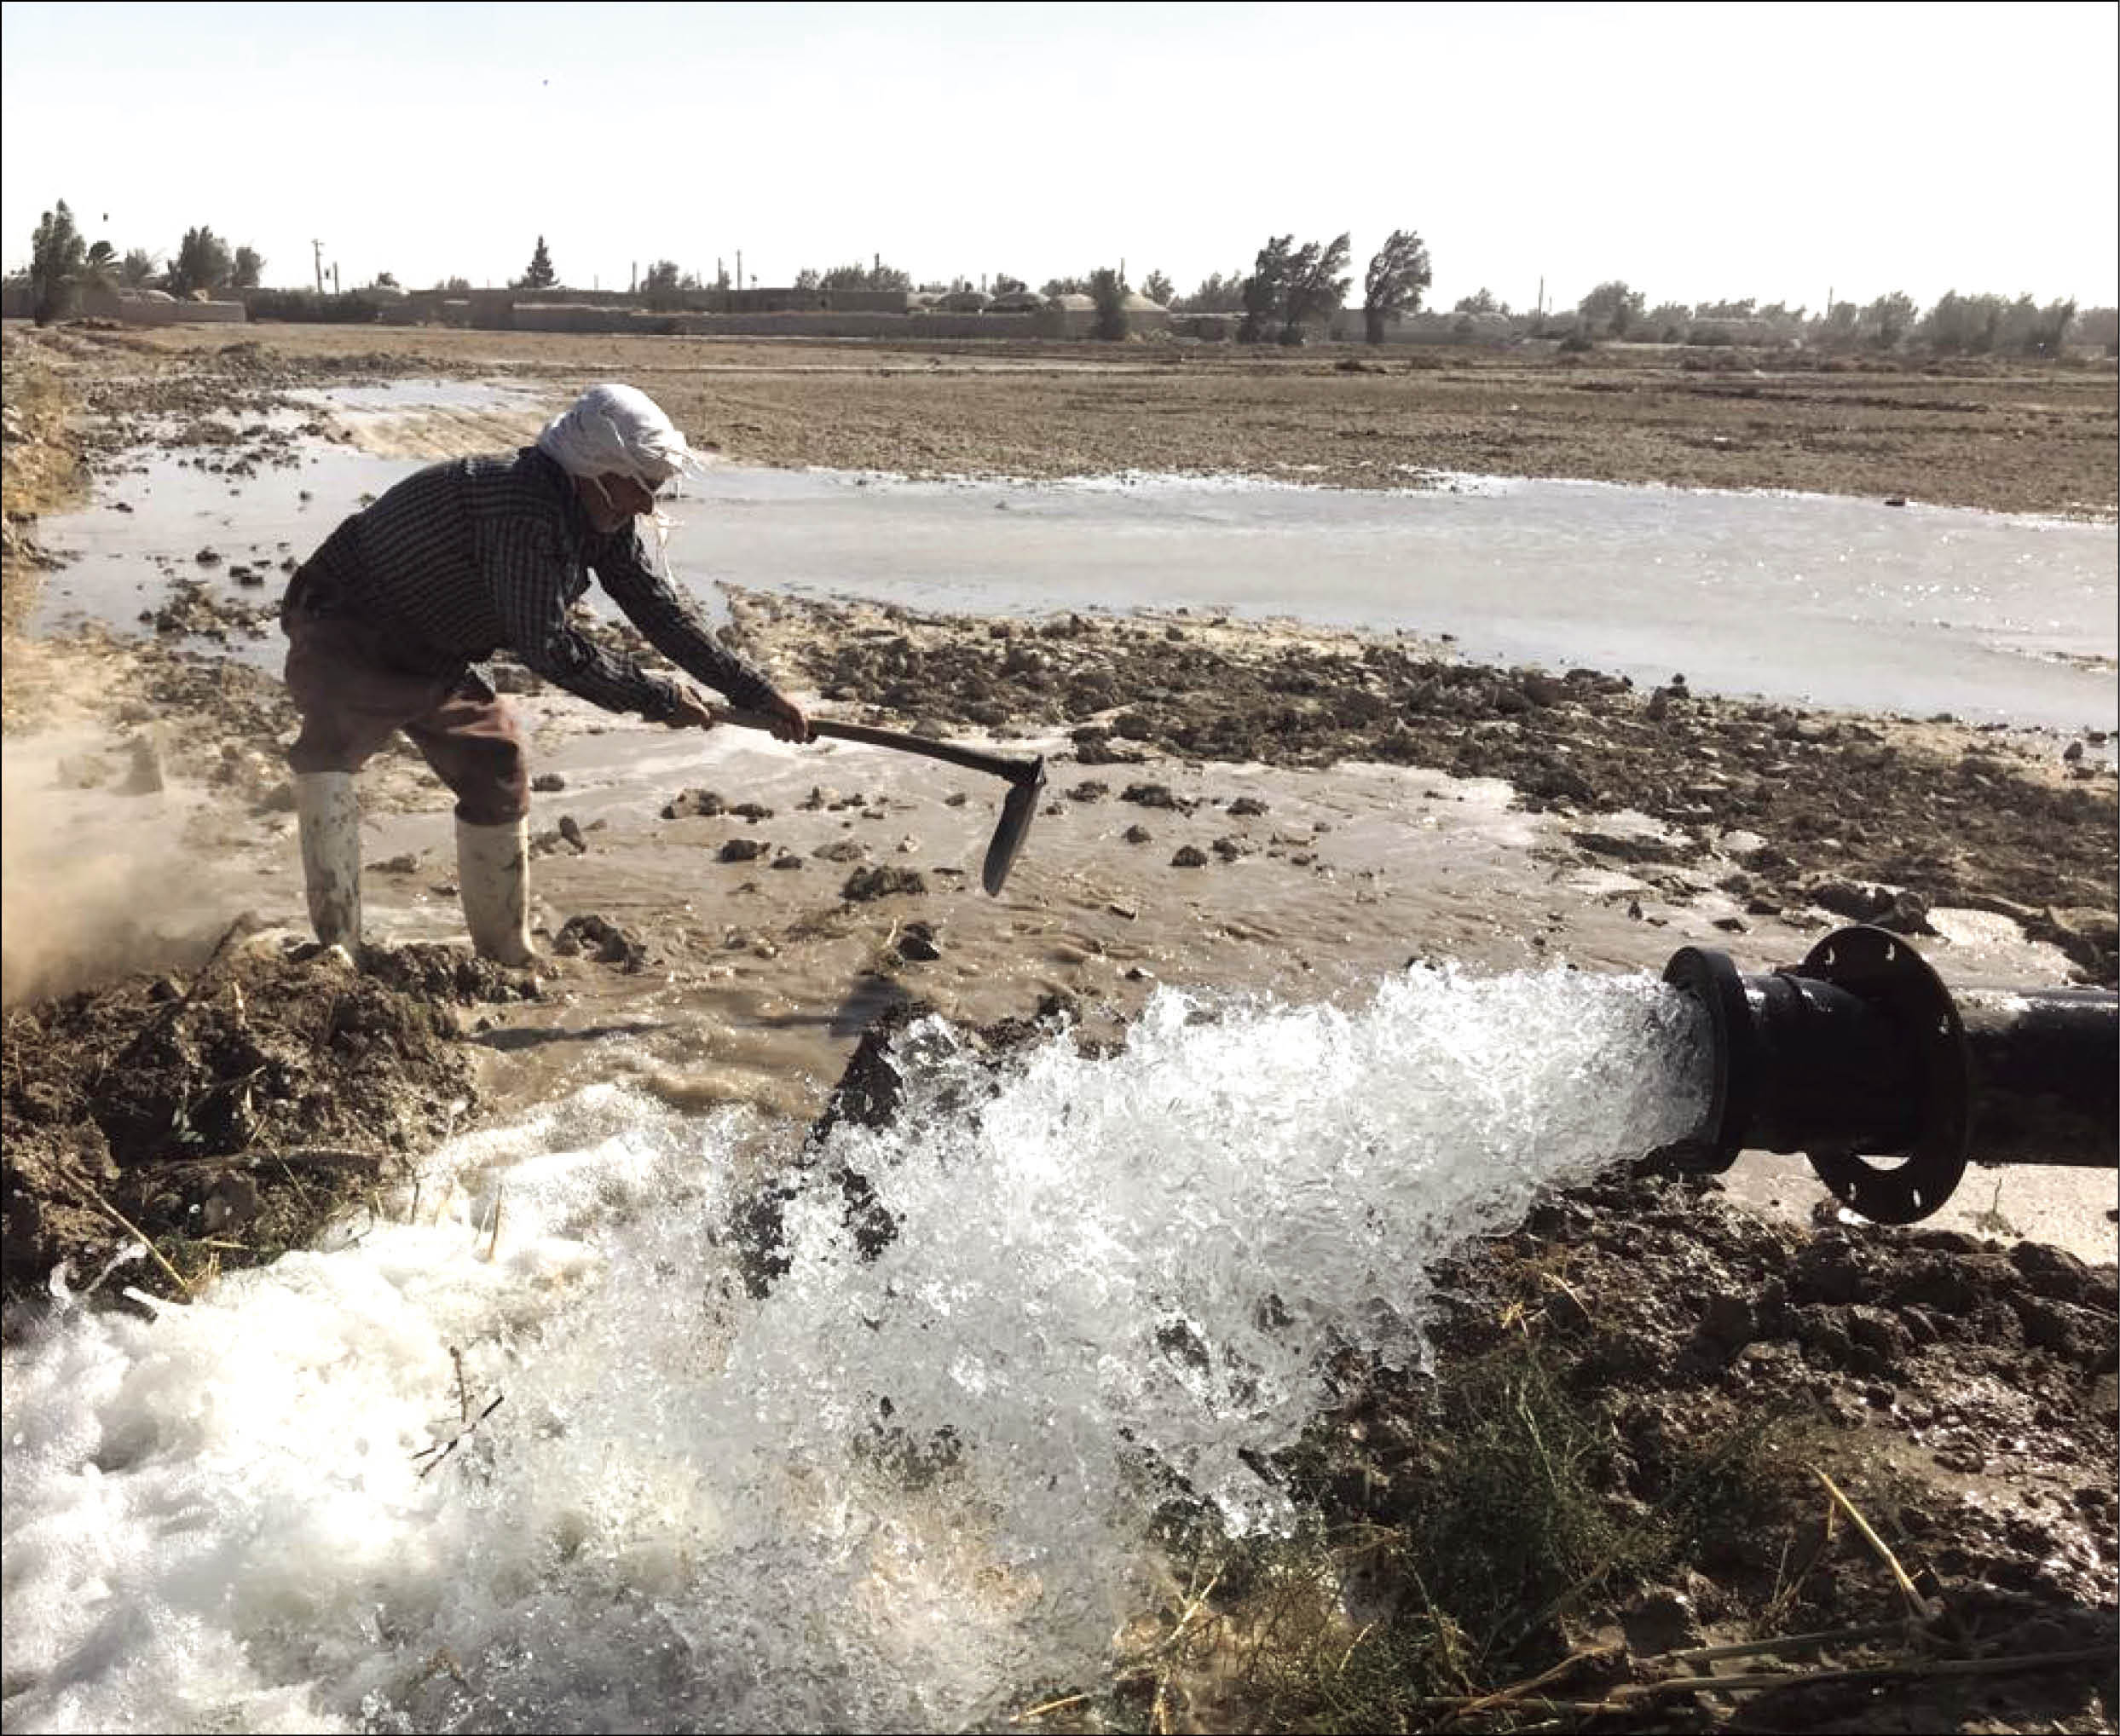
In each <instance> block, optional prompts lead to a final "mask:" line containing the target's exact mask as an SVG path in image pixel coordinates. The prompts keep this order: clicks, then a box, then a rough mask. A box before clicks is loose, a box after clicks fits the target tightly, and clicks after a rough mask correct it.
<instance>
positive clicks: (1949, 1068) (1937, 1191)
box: [1674, 925, 1972, 1224]
mask: <svg viewBox="0 0 2120 1736" xmlns="http://www.w3.org/2000/svg"><path fill="white" fill-rule="evenodd" d="M1675 962H1676V961H1675V960H1674V963H1675ZM1788 974H1789V975H1791V976H1794V977H1810V978H1817V979H1818V980H1820V981H1822V982H1826V983H1832V984H1833V986H1834V988H1836V989H1844V990H1846V992H1847V993H1848V994H1850V995H1854V996H1855V997H1856V998H1857V1000H1859V1001H1864V1002H1866V1003H1867V1004H1869V1006H1874V1007H1875V1008H1876V1009H1877V1010H1878V1011H1879V1012H1881V1013H1882V1014H1884V1016H1885V1017H1886V1018H1888V1019H1890V1020H1891V1022H1892V1026H1893V1028H1894V1029H1897V1030H1899V1031H1902V1032H1903V1033H1904V1034H1905V1035H1906V1037H1907V1040H1908V1041H1909V1045H1910V1057H1911V1059H1912V1061H1913V1064H1914V1070H1915V1076H1916V1081H1917V1083H1916V1086H1915V1089H1916V1090H1917V1091H1918V1093H1920V1098H1921V1101H1920V1103H1919V1104H1918V1105H1917V1108H1918V1116H1917V1122H1916V1125H1917V1128H1918V1131H1917V1132H1916V1133H1915V1137H1914V1142H1913V1145H1912V1146H1911V1148H1910V1149H1909V1151H1908V1152H1907V1154H1906V1156H1905V1158H1904V1160H1903V1162H1899V1163H1897V1164H1895V1165H1893V1166H1892V1167H1891V1168H1880V1167H1879V1166H1878V1165H1877V1164H1876V1163H1875V1162H1873V1161H1871V1159H1870V1158H1869V1157H1867V1156H1863V1155H1861V1154H1859V1153H1857V1152H1855V1151H1830V1150H1826V1151H1807V1152H1805V1154H1804V1155H1805V1156H1807V1157H1808V1158H1809V1159H1810V1160H1811V1168H1813V1169H1815V1170H1817V1172H1818V1179H1820V1180H1821V1181H1823V1182H1824V1183H1825V1185H1826V1186H1827V1187H1828V1189H1830V1190H1831V1191H1832V1192H1833V1195H1834V1197H1835V1198H1837V1199H1838V1200H1839V1201H1840V1203H1842V1204H1843V1205H1845V1206H1846V1207H1847V1208H1849V1209H1850V1210H1851V1211H1856V1212H1859V1213H1861V1214H1862V1215H1863V1216H1864V1217H1865V1218H1868V1219H1869V1220H1870V1221H1871V1222H1872V1223H1873V1224H1913V1223H1918V1222H1919V1221H1920V1220H1921V1219H1923V1218H1926V1217H1927V1216H1928V1215H1929V1214H1931V1213H1932V1212H1933V1211H1935V1210H1936V1209H1937V1208H1938V1207H1939V1206H1941V1205H1942V1204H1943V1203H1944V1201H1945V1200H1947V1199H1949V1198H1950V1196H1951V1194H1952V1192H1953V1191H1955V1189H1956V1188H1957V1185H1958V1183H1959V1179H1960V1178H1961V1177H1962V1176H1963V1175H1964V1174H1965V1173H1966V1156H1967V1142H1968V1138H1969V1135H1970V1132H1971V1127H1972V1091H1971V1086H1970V1082H1969V1081H1970V1070H1969V1067H1968V1064H1967V1048H1966V1034H1965V1029H1964V1027H1963V1025H1962V1024H1961V1023H1960V1021H1959V1018H1958V1008H1957V1006H1956V1004H1955V1002H1954V1001H1952V999H1951V995H1950V989H1946V988H1945V987H1944V982H1943V979H1942V978H1940V977H1938V975H1937V974H1936V972H1934V971H1933V970H1932V969H1931V968H1930V967H1929V966H1928V964H1927V963H1926V960H1923V959H1922V958H1921V955H1919V954H1918V953H1916V952H1915V950H1914V949H1913V948H1912V947H1910V946H1909V945H1908V944H1907V943H1906V942H1905V940H1904V939H1903V938H1902V937H1900V936H1898V935H1896V934H1893V933H1892V932H1890V931H1888V930H1886V929H1882V928H1874V927H1870V926H1866V925H1865V926H1857V927H1852V928H1842V929H1837V930H1835V931H1834V932H1833V933H1831V934H1829V935H1828V936H1827V937H1825V938H1824V939H1823V940H1822V941H1820V942H1819V943H1818V944H1817V946H1815V947H1813V948H1812V949H1811V952H1810V954H1809V955H1808V956H1807V957H1806V958H1805V960H1804V961H1803V963H1802V964H1801V965H1799V966H1797V967H1796V969H1794V971H1792V972H1788Z"/></svg>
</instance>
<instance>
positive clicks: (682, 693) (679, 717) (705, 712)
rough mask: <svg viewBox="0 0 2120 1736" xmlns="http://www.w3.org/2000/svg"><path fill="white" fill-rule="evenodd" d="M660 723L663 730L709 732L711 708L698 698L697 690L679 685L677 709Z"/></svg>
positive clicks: (711, 720) (711, 717)
mask: <svg viewBox="0 0 2120 1736" xmlns="http://www.w3.org/2000/svg"><path fill="white" fill-rule="evenodd" d="M662 722H663V726H664V728H666V729H671V730H711V729H713V727H714V713H713V707H710V706H709V705H708V703H707V701H705V700H703V699H702V698H701V697H700V696H699V691H698V689H696V688H690V687H686V686H685V685H684V684H683V683H679V687H678V690H677V707H676V708H675V709H674V710H673V711H672V712H671V713H670V715H669V716H668V717H667V718H664V719H663V720H662Z"/></svg>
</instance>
